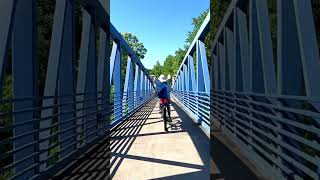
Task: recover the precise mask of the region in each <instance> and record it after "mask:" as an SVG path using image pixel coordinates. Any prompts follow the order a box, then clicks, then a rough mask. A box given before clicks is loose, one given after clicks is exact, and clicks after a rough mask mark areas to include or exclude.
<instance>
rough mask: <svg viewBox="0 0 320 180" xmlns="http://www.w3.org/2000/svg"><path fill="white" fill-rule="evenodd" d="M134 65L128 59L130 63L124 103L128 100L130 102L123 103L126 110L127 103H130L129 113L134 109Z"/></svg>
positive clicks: (128, 63)
mask: <svg viewBox="0 0 320 180" xmlns="http://www.w3.org/2000/svg"><path fill="white" fill-rule="evenodd" d="M133 73H134V72H133V63H132V61H131V58H130V57H128V61H127V69H126V78H125V83H124V89H123V94H124V96H123V99H124V100H123V101H125V100H126V99H128V102H123V103H124V105H123V107H124V110H125V107H126V103H128V111H129V112H130V111H131V110H132V109H133V104H132V103H133V101H134V99H133V98H134V97H133V88H134V87H133V85H134V84H133V80H134V79H133V78H134V74H133Z"/></svg>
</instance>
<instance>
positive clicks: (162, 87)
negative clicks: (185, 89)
mask: <svg viewBox="0 0 320 180" xmlns="http://www.w3.org/2000/svg"><path fill="white" fill-rule="evenodd" d="M161 90H163V91H161ZM156 92H157V93H158V96H159V97H161V98H168V99H170V87H169V85H168V84H165V83H161V82H160V81H159V80H157V81H156ZM160 92H161V94H159V93H160Z"/></svg>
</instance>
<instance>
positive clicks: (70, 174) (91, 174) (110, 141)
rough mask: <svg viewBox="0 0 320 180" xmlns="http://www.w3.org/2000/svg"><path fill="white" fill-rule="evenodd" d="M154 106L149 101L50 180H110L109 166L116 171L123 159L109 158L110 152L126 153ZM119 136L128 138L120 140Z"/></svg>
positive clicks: (153, 101)
mask: <svg viewBox="0 0 320 180" xmlns="http://www.w3.org/2000/svg"><path fill="white" fill-rule="evenodd" d="M155 104H156V101H155V100H151V101H150V102H149V103H147V104H146V105H145V106H144V107H142V108H141V109H140V110H139V111H137V112H136V113H134V114H133V115H132V116H131V117H130V118H129V119H127V120H126V121H124V122H122V123H121V124H120V125H119V126H118V127H117V128H116V129H115V130H113V131H112V132H111V138H109V137H106V138H104V139H103V140H102V141H100V142H99V143H97V144H96V145H95V146H94V147H92V148H91V150H89V151H88V152H86V153H85V154H84V155H83V156H82V157H79V158H78V159H76V160H75V162H73V163H72V164H73V165H71V166H70V167H68V168H66V169H64V170H63V171H61V172H60V173H58V174H57V175H56V176H54V177H53V178H52V179H59V180H60V179H75V180H87V179H110V177H112V174H113V173H114V172H113V171H112V172H110V168H111V166H114V167H116V168H115V169H114V170H116V169H117V168H118V167H119V166H120V164H121V162H122V160H123V158H124V157H115V158H110V150H111V151H112V152H118V151H120V152H122V153H124V154H125V153H126V152H128V150H129V149H130V146H131V145H132V143H133V141H134V139H135V137H136V136H137V135H138V134H139V131H140V130H141V127H142V126H143V124H144V123H145V122H146V120H147V119H148V117H149V115H150V114H151V112H152V110H153V109H154V106H155ZM121 136H128V137H125V138H121ZM117 138H118V139H117ZM111 157H112V155H111ZM110 159H111V160H110ZM109 163H110V165H109ZM110 174H111V175H110Z"/></svg>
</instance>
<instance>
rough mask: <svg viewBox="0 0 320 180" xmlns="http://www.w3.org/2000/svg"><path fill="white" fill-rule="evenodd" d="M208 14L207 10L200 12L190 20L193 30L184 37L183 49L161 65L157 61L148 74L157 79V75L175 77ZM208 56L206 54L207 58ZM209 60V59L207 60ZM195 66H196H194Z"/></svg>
mask: <svg viewBox="0 0 320 180" xmlns="http://www.w3.org/2000/svg"><path fill="white" fill-rule="evenodd" d="M207 14H208V10H205V11H204V12H202V13H201V14H200V15H199V16H198V17H195V18H193V19H192V26H193V29H192V31H189V32H188V34H187V37H186V41H185V45H184V47H183V48H179V49H178V50H177V51H176V52H175V54H174V55H171V54H170V55H168V56H167V57H166V59H165V61H164V63H163V65H161V64H160V63H159V61H157V63H156V64H155V65H154V66H153V69H152V70H151V71H150V74H152V75H156V76H157V77H159V75H161V74H165V75H169V74H170V75H171V76H174V75H176V73H177V71H178V69H179V67H180V65H181V63H182V61H183V58H184V57H185V55H186V53H187V50H188V48H189V46H190V45H191V43H192V41H193V39H194V38H195V36H196V34H197V32H198V31H199V29H200V27H201V25H202V23H203V21H204V19H205V18H206V16H207ZM209 42H210V41H209V40H207V38H206V40H205V45H206V47H207V48H208V47H209ZM208 55H209V54H207V57H209V56H208ZM208 59H209V58H208ZM194 60H195V59H194ZM195 66H196V64H195Z"/></svg>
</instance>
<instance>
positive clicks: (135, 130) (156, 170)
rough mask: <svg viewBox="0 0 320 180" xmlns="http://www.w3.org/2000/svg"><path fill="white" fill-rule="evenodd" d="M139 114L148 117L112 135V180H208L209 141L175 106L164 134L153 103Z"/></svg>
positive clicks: (122, 126)
mask: <svg viewBox="0 0 320 180" xmlns="http://www.w3.org/2000/svg"><path fill="white" fill-rule="evenodd" d="M151 108H152V109H151ZM177 109H179V110H178V111H177ZM140 111H141V113H147V114H149V116H147V117H146V116H143V115H141V116H140V117H137V116H135V117H132V118H130V119H129V120H128V121H126V122H125V123H123V124H122V125H120V126H119V127H118V128H117V129H116V130H115V131H114V133H113V134H112V137H111V146H110V147H111V161H110V162H111V172H110V174H111V178H112V179H114V180H126V179H128V180H133V179H134V180H147V179H163V180H166V179H175V180H179V179H181V180H188V179H190V180H191V179H201V180H205V179H209V178H210V171H209V169H210V168H209V166H210V165H209V159H210V149H209V148H210V147H209V145H210V141H209V138H208V137H207V136H206V135H205V134H204V133H203V132H202V131H201V130H200V128H199V127H197V125H196V124H195V123H194V122H193V121H192V120H191V119H190V118H189V117H188V116H187V115H186V114H185V113H184V112H183V111H182V110H181V109H180V108H178V107H177V105H176V104H175V103H173V106H172V109H171V117H172V119H173V122H172V125H171V127H169V132H165V131H164V123H163V120H162V117H161V114H160V113H159V105H158V103H157V102H156V101H153V102H151V103H149V104H148V105H147V106H146V107H144V108H143V109H141V110H140ZM144 115H145V114H144Z"/></svg>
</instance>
